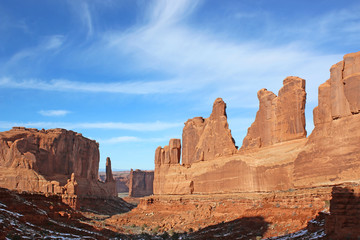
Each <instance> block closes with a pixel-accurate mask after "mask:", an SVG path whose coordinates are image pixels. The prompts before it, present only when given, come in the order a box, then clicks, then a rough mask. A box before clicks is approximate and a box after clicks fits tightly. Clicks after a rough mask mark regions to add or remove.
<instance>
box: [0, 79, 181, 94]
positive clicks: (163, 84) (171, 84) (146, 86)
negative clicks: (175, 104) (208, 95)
mask: <svg viewBox="0 0 360 240" xmlns="http://www.w3.org/2000/svg"><path fill="white" fill-rule="evenodd" d="M1 87H2V88H19V89H36V90H45V91H77V92H100V93H101V92H105V93H124V94H154V93H180V92H184V91H186V86H184V84H183V81H181V80H178V79H173V80H167V81H150V82H147V81H128V82H113V83H104V82H86V81H81V82H80V81H69V80H66V79H53V80H50V81H44V80H40V79H25V80H14V79H12V78H9V77H3V78H0V88H1Z"/></svg>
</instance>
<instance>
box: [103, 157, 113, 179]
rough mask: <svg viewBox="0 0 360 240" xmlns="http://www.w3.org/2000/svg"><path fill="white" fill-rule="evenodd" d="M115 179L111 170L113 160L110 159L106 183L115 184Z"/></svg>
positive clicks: (108, 160)
mask: <svg viewBox="0 0 360 240" xmlns="http://www.w3.org/2000/svg"><path fill="white" fill-rule="evenodd" d="M114 181H115V180H114V177H113V174H112V170H111V160H110V158H109V157H107V158H106V180H105V182H114Z"/></svg>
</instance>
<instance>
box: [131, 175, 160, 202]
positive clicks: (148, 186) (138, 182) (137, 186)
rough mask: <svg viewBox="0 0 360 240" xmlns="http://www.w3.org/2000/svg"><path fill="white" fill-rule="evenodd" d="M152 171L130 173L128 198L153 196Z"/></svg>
mask: <svg viewBox="0 0 360 240" xmlns="http://www.w3.org/2000/svg"><path fill="white" fill-rule="evenodd" d="M153 182H154V171H141V170H139V169H136V170H135V171H133V170H132V169H131V171H130V184H129V196H130V197H145V196H149V195H152V194H153Z"/></svg>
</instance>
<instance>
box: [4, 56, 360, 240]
mask: <svg viewBox="0 0 360 240" xmlns="http://www.w3.org/2000/svg"><path fill="white" fill-rule="evenodd" d="M329 67H330V66H329ZM300 77H301V76H300ZM300 77H294V76H289V77H287V78H285V79H284V80H283V86H282V87H281V89H279V92H278V94H277V95H276V94H275V93H273V92H271V91H268V90H267V89H265V88H264V89H261V90H259V91H258V93H257V96H258V99H259V109H258V112H257V114H256V118H255V120H254V121H253V123H252V124H251V126H244V128H248V131H247V135H246V137H245V138H244V139H243V141H242V144H241V146H236V144H235V140H234V138H233V137H232V134H231V130H230V129H229V124H228V119H227V117H228V116H227V113H226V103H225V102H224V101H223V99H222V98H217V99H215V101H214V103H213V108H212V112H211V115H210V116H209V117H207V118H203V117H194V118H192V119H189V120H187V121H186V122H185V125H184V128H183V131H182V139H169V144H168V145H167V146H160V147H158V148H157V149H154V166H155V169H154V171H141V170H138V169H136V170H132V169H131V171H128V172H116V171H114V172H113V171H112V167H111V158H110V157H111V156H110V157H109V158H107V159H106V166H105V167H106V170H105V172H102V173H100V174H99V162H100V153H99V144H98V142H96V141H94V140H90V139H88V138H86V137H84V136H83V135H82V134H81V133H76V132H74V131H70V130H66V129H61V128H56V129H47V130H45V129H34V128H26V127H21V126H14V127H13V128H12V129H11V130H8V131H4V132H1V133H0V187H1V188H0V192H1V194H0V239H21V238H24V239H358V238H359V237H360V217H359V216H360V164H359V163H360V145H359V143H360V114H359V113H360V52H356V53H349V54H346V55H345V56H344V57H343V60H342V61H340V62H338V63H336V64H334V65H333V66H331V68H330V78H329V79H328V80H326V81H324V83H323V84H321V85H320V86H319V88H318V106H317V107H315V108H314V110H313V116H314V117H313V122H314V126H315V127H314V130H313V131H312V132H311V133H309V136H307V135H308V133H307V131H306V128H305V126H306V120H305V104H306V96H307V94H306V91H305V84H306V81H305V80H304V79H302V78H300ZM279 81H281V79H279ZM254 94H255V93H254ZM139 151H140V150H139ZM124 193H125V194H124Z"/></svg>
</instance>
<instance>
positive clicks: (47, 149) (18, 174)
mask: <svg viewBox="0 0 360 240" xmlns="http://www.w3.org/2000/svg"><path fill="white" fill-rule="evenodd" d="M98 170H99V145H98V143H97V142H96V141H93V140H90V139H87V138H85V137H83V136H82V135H81V134H79V133H76V132H73V131H67V130H65V129H50V130H40V131H39V130H37V129H28V128H23V127H14V128H13V129H12V130H10V131H6V132H1V133H0V173H1V174H0V176H1V177H0V178H1V179H0V180H1V181H0V185H1V186H2V187H6V188H9V189H15V190H21V191H33V192H42V193H53V194H71V195H73V194H76V195H78V196H87V195H92V196H110V195H113V194H114V191H113V189H112V187H113V186H110V185H109V184H102V183H100V182H98V180H97V176H98ZM75 179H76V180H75ZM68 180H69V181H68ZM70 185H71V186H70ZM113 185H114V184H113ZM75 186H76V187H75Z"/></svg>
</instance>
